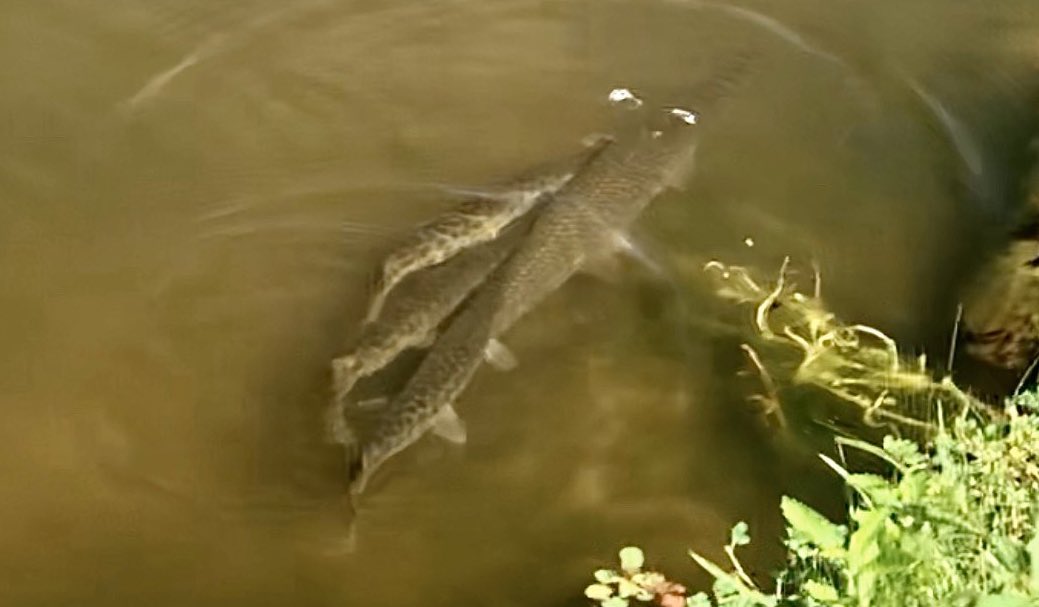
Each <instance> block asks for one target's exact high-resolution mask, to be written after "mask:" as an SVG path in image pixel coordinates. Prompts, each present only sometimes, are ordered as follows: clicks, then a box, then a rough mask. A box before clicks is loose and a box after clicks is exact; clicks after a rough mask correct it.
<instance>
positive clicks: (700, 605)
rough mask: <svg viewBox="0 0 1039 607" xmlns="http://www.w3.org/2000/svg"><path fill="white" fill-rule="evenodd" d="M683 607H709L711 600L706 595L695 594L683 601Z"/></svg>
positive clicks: (702, 593)
mask: <svg viewBox="0 0 1039 607" xmlns="http://www.w3.org/2000/svg"><path fill="white" fill-rule="evenodd" d="M685 607H711V599H709V598H707V593H705V592H697V593H696V594H694V595H693V596H691V597H687V598H686V599H685Z"/></svg>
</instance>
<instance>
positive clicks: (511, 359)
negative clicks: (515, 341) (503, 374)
mask: <svg viewBox="0 0 1039 607" xmlns="http://www.w3.org/2000/svg"><path fill="white" fill-rule="evenodd" d="M483 357H484V359H485V360H486V361H487V363H488V364H489V365H491V366H492V367H494V368H495V369H497V370H499V371H511V370H513V369H515V368H516V367H517V366H518V365H519V361H518V360H516V355H515V354H513V353H512V350H509V348H508V346H506V345H505V344H503V343H501V342H500V341H498V340H497V339H491V340H488V341H487V345H486V346H484V348H483Z"/></svg>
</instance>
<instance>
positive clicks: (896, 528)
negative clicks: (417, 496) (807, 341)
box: [692, 394, 1039, 607]
mask: <svg viewBox="0 0 1039 607" xmlns="http://www.w3.org/2000/svg"><path fill="white" fill-rule="evenodd" d="M1035 398H1036V396H1035V395H1034V394H1028V395H1024V396H1022V397H1018V398H1017V399H1015V400H1013V401H1011V402H1010V403H1008V405H1007V407H1006V410H1005V411H1004V413H1005V415H998V416H997V415H993V416H992V417H991V418H990V419H988V420H986V421H984V422H979V421H977V420H976V419H974V418H968V417H967V416H961V417H960V418H957V419H956V420H953V422H952V423H951V427H950V428H949V429H948V430H942V431H941V433H940V434H939V436H938V437H937V439H936V440H935V441H934V446H933V447H930V448H928V449H927V450H921V449H920V448H918V447H917V445H915V444H914V443H911V442H908V441H904V440H899V439H893V438H889V439H887V440H885V441H884V445H883V447H882V448H881V449H880V450H879V451H878V452H877V454H878V455H880V456H882V457H883V460H884V461H886V462H887V463H889V464H890V467H891V474H890V475H889V476H888V477H884V476H879V475H875V474H854V473H851V472H849V471H847V470H845V469H844V468H842V467H841V466H840V465H839V464H837V463H836V462H833V461H832V460H830V461H829V463H830V465H831V466H832V467H834V468H835V469H836V471H837V472H838V473H839V474H840V475H841V476H842V478H844V479H845V481H846V482H847V483H848V485H849V486H850V487H851V488H852V489H853V490H854V492H855V495H856V497H855V499H854V500H853V504H852V506H851V508H850V510H849V515H848V517H849V521H850V523H851V532H850V533H849V530H848V529H847V528H846V527H844V526H841V525H837V524H834V523H832V522H830V521H829V520H827V519H826V518H825V517H824V516H822V515H821V514H819V513H818V512H816V511H815V510H813V509H812V508H810V507H809V506H807V505H805V504H803V503H801V502H798V501H796V500H794V499H791V498H789V497H785V498H783V501H782V503H781V509H782V512H783V517H784V519H785V520H786V523H787V538H786V540H785V544H786V546H787V548H788V549H789V561H788V565H787V568H786V570H785V571H784V572H783V573H782V574H781V575H780V576H779V580H780V581H779V582H777V583H776V588H775V590H774V592H773V593H771V594H770V595H768V596H766V595H763V594H762V593H761V592H760V591H758V589H757V588H756V587H755V586H754V585H753V582H751V581H750V580H749V579H743V575H742V573H741V572H742V567H741V566H740V565H739V562H738V561H737V560H735V558H734V556H732V555H730V556H731V557H732V559H733V571H732V572H729V571H726V570H725V569H723V568H722V567H719V566H718V565H716V564H714V563H711V562H709V561H706V559H703V558H702V557H700V556H699V555H697V554H695V553H694V554H693V555H692V556H693V558H694V560H696V562H697V563H698V564H700V565H701V566H702V567H703V568H704V569H705V570H706V571H708V572H709V573H710V574H711V575H712V576H714V578H715V580H716V582H715V585H714V602H713V603H712V604H714V605H719V606H721V605H724V606H729V605H733V606H736V605H739V606H747V607H750V606H754V607H773V606H775V605H806V606H807V605H833V606H837V605H839V606H847V607H852V606H854V607H867V606H872V607H924V606H933V605H963V606H964V607H981V606H986V607H1004V606H1006V607H1012V606H1017V605H1039V534H1037V527H1036V521H1037V519H1039V417H1036V416H1034V415H1032V414H1030V413H1025V411H1026V410H1029V409H1030V405H1028V403H1029V402H1034V401H1035ZM1022 401H1024V402H1025V404H1026V406H1022ZM844 443H845V445H846V446H848V447H852V448H854V447H862V448H866V449H870V450H872V449H871V447H872V446H871V445H869V444H868V443H861V442H859V441H849V440H845V441H844ZM873 449H875V448H873ZM745 533H746V529H745V527H744V526H743V524H742V523H741V524H738V525H737V526H736V527H734V528H733V533H732V537H733V542H730V547H731V546H732V545H733V544H734V543H736V541H735V540H736V539H737V538H740V539H742V538H743V537H745ZM698 604H703V603H702V600H701V601H700V603H698Z"/></svg>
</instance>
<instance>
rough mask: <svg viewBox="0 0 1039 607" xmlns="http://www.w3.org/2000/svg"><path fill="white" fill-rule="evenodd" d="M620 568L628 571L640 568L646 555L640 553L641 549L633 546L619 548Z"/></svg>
mask: <svg viewBox="0 0 1039 607" xmlns="http://www.w3.org/2000/svg"><path fill="white" fill-rule="evenodd" d="M620 559H621V569H623V570H624V571H626V572H628V573H632V572H635V571H638V570H639V569H642V565H643V564H645V562H646V557H645V555H644V554H642V550H640V549H638V548H636V547H635V546H628V547H626V548H621V551H620Z"/></svg>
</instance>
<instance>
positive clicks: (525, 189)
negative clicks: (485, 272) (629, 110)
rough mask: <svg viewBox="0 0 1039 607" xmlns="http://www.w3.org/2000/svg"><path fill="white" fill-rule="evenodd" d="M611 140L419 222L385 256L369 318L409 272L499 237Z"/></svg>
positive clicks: (603, 139)
mask: <svg viewBox="0 0 1039 607" xmlns="http://www.w3.org/2000/svg"><path fill="white" fill-rule="evenodd" d="M609 143H610V138H609V137H602V136H599V137H593V138H591V139H590V140H589V141H588V142H587V143H586V145H585V148H584V149H583V150H581V151H580V152H578V153H577V154H574V155H572V156H571V157H569V158H566V159H564V160H562V161H556V162H553V163H551V164H550V165H549V166H540V167H537V168H535V169H531V170H528V171H526V172H525V173H524V174H523V175H521V176H520V177H518V178H516V179H513V180H512V181H510V182H508V183H506V184H504V185H502V186H500V187H496V188H494V192H493V193H482V194H480V193H473V194H472V195H470V196H469V197H467V198H466V200H464V201H463V202H462V203H461V204H460V205H459V206H458V207H456V208H454V209H452V210H450V211H448V212H447V213H444V214H443V215H440V216H438V217H437V218H436V219H433V220H432V221H430V222H429V223H426V224H424V225H422V226H420V227H419V228H418V229H417V230H416V231H415V232H414V233H413V234H411V236H409V237H408V238H407V239H406V240H405V241H404V242H403V243H402V244H401V245H400V246H399V247H398V248H397V249H395V250H394V251H393V252H391V253H390V254H389V255H388V256H387V257H386V259H385V260H383V262H382V266H381V267H380V272H379V276H378V279H377V280H376V285H375V292H374V294H373V295H372V299H371V303H370V304H369V307H368V313H367V315H366V317H365V321H366V322H374V321H375V319H376V318H378V317H379V314H380V313H381V311H382V308H383V306H384V305H385V301H386V297H387V295H388V294H389V292H390V291H391V290H392V289H393V288H394V287H395V286H397V284H398V283H400V281H401V280H403V279H404V277H406V276H407V275H409V274H411V273H413V272H417V271H418V270H421V269H423V268H427V267H429V266H432V265H436V264H438V263H441V262H443V261H444V260H446V259H449V258H451V257H452V256H454V255H455V254H457V253H458V252H459V251H461V250H463V249H466V248H468V247H471V246H473V245H476V244H479V243H482V242H486V241H488V240H493V239H495V238H497V236H498V234H499V233H500V232H501V230H502V229H503V228H504V227H505V226H507V225H509V224H511V223H512V222H513V221H515V220H516V219H517V218H519V217H522V216H523V215H525V214H526V213H527V212H528V211H530V209H531V208H533V207H534V205H535V204H536V203H537V202H538V200H539V199H540V198H541V197H542V196H544V195H546V194H551V193H554V192H556V191H557V190H559V188H561V187H563V185H564V184H566V182H568V181H570V179H571V178H573V176H574V174H575V173H576V172H578V171H580V170H581V168H582V167H583V166H585V165H586V164H587V163H588V162H590V161H591V160H592V159H594V158H595V157H596V156H598V155H599V153H600V152H602V150H603V149H604V148H605V147H606V146H607V145H608V144H609Z"/></svg>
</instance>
